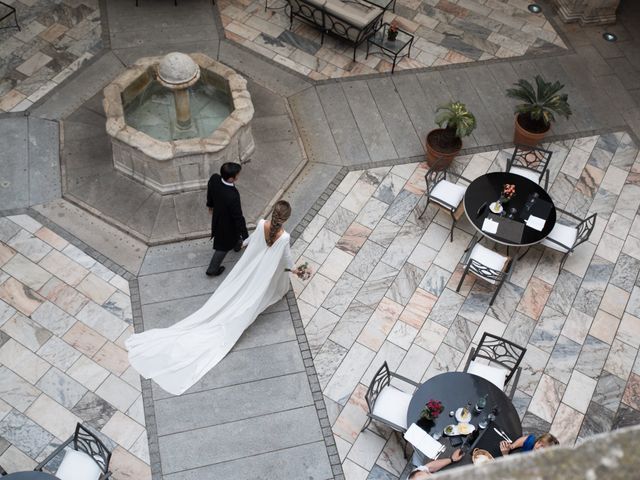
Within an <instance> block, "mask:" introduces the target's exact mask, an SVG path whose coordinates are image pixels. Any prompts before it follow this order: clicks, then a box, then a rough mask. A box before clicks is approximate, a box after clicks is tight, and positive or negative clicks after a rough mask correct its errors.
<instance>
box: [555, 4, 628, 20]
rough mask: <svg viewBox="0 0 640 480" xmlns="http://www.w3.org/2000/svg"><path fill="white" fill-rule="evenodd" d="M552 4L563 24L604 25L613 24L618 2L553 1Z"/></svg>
mask: <svg viewBox="0 0 640 480" xmlns="http://www.w3.org/2000/svg"><path fill="white" fill-rule="evenodd" d="M553 3H554V4H555V6H556V9H557V11H558V15H559V16H560V18H561V19H562V21H564V22H567V23H569V22H580V24H581V25H604V24H608V23H615V21H616V10H617V9H618V5H619V4H620V0H553Z"/></svg>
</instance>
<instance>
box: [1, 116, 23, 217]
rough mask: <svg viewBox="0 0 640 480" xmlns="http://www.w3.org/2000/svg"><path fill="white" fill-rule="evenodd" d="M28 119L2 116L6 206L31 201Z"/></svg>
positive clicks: (3, 179)
mask: <svg viewBox="0 0 640 480" xmlns="http://www.w3.org/2000/svg"><path fill="white" fill-rule="evenodd" d="M28 128H29V127H28V120H27V118H26V117H8V118H2V119H0V138H2V139H3V148H2V149H0V165H2V169H0V205H2V210H5V209H10V208H20V207H25V206H27V205H28V203H29V160H28V154H29V153H28V152H29V151H28V135H29V134H28Z"/></svg>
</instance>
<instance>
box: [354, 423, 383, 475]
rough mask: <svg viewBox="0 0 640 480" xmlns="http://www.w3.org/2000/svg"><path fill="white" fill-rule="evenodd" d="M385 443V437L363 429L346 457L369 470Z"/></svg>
mask: <svg viewBox="0 0 640 480" xmlns="http://www.w3.org/2000/svg"><path fill="white" fill-rule="evenodd" d="M385 444H386V439H384V438H381V437H379V436H378V435H376V434H375V433H373V432H372V431H370V430H365V431H364V432H362V433H361V434H360V435H358V438H357V439H356V441H355V442H354V443H353V446H352V447H351V450H349V454H348V456H347V459H349V460H351V461H353V462H354V463H356V464H357V465H359V466H361V467H362V468H364V469H365V470H367V471H369V470H371V468H373V465H374V464H375V462H376V460H377V459H378V455H380V453H381V452H382V449H383V448H384V446H385ZM365 478H366V477H365Z"/></svg>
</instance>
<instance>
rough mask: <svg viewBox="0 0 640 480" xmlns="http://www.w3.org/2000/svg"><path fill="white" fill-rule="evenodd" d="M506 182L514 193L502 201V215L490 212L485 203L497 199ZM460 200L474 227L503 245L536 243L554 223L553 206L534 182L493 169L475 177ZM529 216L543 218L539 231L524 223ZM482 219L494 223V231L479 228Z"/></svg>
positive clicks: (490, 202)
mask: <svg viewBox="0 0 640 480" xmlns="http://www.w3.org/2000/svg"><path fill="white" fill-rule="evenodd" d="M507 183H508V184H512V185H515V187H516V193H515V195H514V196H513V198H511V200H509V201H508V202H507V203H505V204H504V207H505V208H504V212H503V213H502V214H499V215H497V214H494V213H493V212H491V210H490V208H489V206H490V205H491V204H492V203H493V202H495V201H497V200H498V199H499V198H500V193H501V192H502V188H503V185H504V184H507ZM536 194H537V198H535V195H536ZM532 199H534V200H533V202H531V200H532ZM463 201H464V211H465V214H466V215H467V218H468V219H469V221H470V222H471V224H472V225H473V226H474V227H475V229H476V230H478V232H480V234H482V235H484V236H486V237H488V238H490V239H491V240H494V241H496V242H498V243H501V244H503V245H507V246H516V247H527V246H531V245H535V244H536V243H540V242H541V241H542V240H544V239H545V238H546V237H547V235H549V233H551V230H553V227H554V226H555V224H556V208H555V206H554V205H553V200H551V197H550V196H549V194H548V193H547V192H546V191H545V190H544V188H542V187H541V186H540V185H538V184H537V183H535V182H532V181H531V180H529V179H528V178H525V177H523V176H521V175H516V174H515V173H507V172H493V173H487V174H486V175H482V176H480V177H478V178H476V179H475V180H474V181H473V182H471V184H470V185H469V186H468V187H467V191H466V192H465V194H464V200H463ZM529 215H534V216H537V217H539V218H542V219H544V220H546V222H545V224H544V227H543V228H542V230H536V229H534V228H531V227H529V226H527V225H526V224H525V221H526V220H527V218H528V217H529ZM510 217H512V218H510ZM486 218H490V219H492V220H494V221H497V222H498V230H497V232H496V233H489V232H486V231H484V230H482V225H483V223H484V221H485V219H486Z"/></svg>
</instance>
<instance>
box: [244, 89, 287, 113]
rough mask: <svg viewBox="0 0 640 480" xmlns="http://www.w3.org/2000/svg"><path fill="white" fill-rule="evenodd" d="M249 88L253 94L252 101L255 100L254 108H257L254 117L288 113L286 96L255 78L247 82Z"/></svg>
mask: <svg viewBox="0 0 640 480" xmlns="http://www.w3.org/2000/svg"><path fill="white" fill-rule="evenodd" d="M247 89H248V90H249V93H250V94H251V101H252V102H253V108H254V110H255V113H254V114H253V118H259V117H265V116H271V115H286V114H287V113H288V110H287V106H286V99H285V98H284V97H281V96H280V95H278V94H277V93H274V92H272V91H271V90H269V89H268V88H265V87H263V86H262V85H260V84H258V83H256V82H254V81H253V80H249V81H248V82H247Z"/></svg>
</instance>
